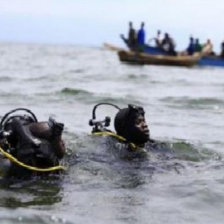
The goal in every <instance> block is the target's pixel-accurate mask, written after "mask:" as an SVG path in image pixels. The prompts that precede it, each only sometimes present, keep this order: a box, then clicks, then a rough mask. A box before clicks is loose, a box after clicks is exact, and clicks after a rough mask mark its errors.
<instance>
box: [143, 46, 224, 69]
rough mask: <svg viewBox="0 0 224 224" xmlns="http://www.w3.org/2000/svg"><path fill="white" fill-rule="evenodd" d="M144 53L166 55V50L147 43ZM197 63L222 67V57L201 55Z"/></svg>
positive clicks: (223, 59) (223, 60)
mask: <svg viewBox="0 0 224 224" xmlns="http://www.w3.org/2000/svg"><path fill="white" fill-rule="evenodd" d="M144 53H146V54H152V55H168V54H167V52H165V51H163V50H162V49H159V48H156V47H152V46H149V45H145V48H144ZM198 65H199V66H218V67H224V58H221V57H219V56H202V57H201V58H200V59H199V60H198Z"/></svg>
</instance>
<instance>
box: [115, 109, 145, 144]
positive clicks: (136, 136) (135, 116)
mask: <svg viewBox="0 0 224 224" xmlns="http://www.w3.org/2000/svg"><path fill="white" fill-rule="evenodd" d="M144 115H145V112H144V109H143V108H142V107H138V106H134V105H128V108H124V109H121V110H120V111H119V112H118V113H117V114H116V117H115V119H114V126H115V130H116V132H117V134H118V135H121V136H123V137H124V138H126V139H127V140H128V141H129V142H133V143H135V144H137V145H144V144H145V143H146V142H147V141H148V140H149V129H148V126H147V124H146V121H145V116H144Z"/></svg>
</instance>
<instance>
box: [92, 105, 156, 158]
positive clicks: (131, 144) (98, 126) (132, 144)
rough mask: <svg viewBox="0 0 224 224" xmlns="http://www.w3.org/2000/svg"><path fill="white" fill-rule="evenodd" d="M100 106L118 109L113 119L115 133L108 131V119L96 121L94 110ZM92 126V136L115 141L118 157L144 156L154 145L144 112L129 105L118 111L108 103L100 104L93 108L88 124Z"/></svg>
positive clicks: (140, 108)
mask: <svg viewBox="0 0 224 224" xmlns="http://www.w3.org/2000/svg"><path fill="white" fill-rule="evenodd" d="M100 105H111V106H113V107H115V108H116V109H118V110H119V111H118V113H117V114H116V115H115V118H114V128H115V131H116V133H114V132H112V131H111V130H109V129H108V127H109V125H110V120H111V119H110V117H106V118H105V119H104V120H101V121H97V120H96V108H97V107H98V106H100ZM89 125H90V126H93V129H92V133H93V135H98V136H99V135H108V136H111V137H112V138H113V139H116V140H117V141H116V143H115V148H118V151H119V154H120V157H129V158H130V157H132V158H133V157H136V156H137V157H139V156H140V157H141V156H143V157H144V156H145V153H146V152H147V150H146V149H145V146H146V144H147V145H148V144H149V146H150V147H148V146H147V148H148V149H149V148H151V147H152V146H153V145H154V144H155V140H152V139H151V138H150V131H149V128H148V125H147V124H146V121H145V111H144V109H143V108H142V107H139V106H135V105H131V104H129V105H128V107H127V108H123V109H120V108H119V107H118V106H116V105H114V104H110V103H100V104H97V105H96V106H94V108H93V113H92V119H91V120H90V122H89Z"/></svg>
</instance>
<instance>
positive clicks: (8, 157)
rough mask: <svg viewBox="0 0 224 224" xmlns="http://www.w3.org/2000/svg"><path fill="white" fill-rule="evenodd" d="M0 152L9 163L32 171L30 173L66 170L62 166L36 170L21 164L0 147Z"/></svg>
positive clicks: (36, 168)
mask: <svg viewBox="0 0 224 224" xmlns="http://www.w3.org/2000/svg"><path fill="white" fill-rule="evenodd" d="M0 152H1V153H2V154H3V155H4V156H5V157H6V158H7V159H9V160H10V161H11V162H13V163H15V164H17V165H19V166H21V167H24V168H26V169H28V170H32V171H38V172H51V171H56V170H66V167H64V166H61V165H59V166H52V167H48V168H38V167H34V166H30V165H27V164H25V163H23V162H20V161H19V160H18V159H16V158H15V157H14V156H12V155H11V154H9V153H7V152H5V151H4V150H3V149H2V148H1V147H0Z"/></svg>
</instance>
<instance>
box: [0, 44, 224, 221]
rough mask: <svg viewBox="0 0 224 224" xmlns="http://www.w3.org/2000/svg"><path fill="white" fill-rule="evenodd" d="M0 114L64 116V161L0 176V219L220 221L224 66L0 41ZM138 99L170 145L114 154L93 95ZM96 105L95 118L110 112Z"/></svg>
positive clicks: (122, 103)
mask: <svg viewBox="0 0 224 224" xmlns="http://www.w3.org/2000/svg"><path fill="white" fill-rule="evenodd" d="M0 86H1V88H0V108H1V111H0V116H3V115H4V114H5V113H7V112H8V111H10V110H12V109H15V108H17V107H25V108H28V109H30V110H32V111H33V112H34V113H35V114H36V116H37V118H38V120H40V121H46V120H48V118H49V116H53V117H54V118H55V119H56V120H57V121H59V122H63V123H64V124H65V131H64V135H63V138H64V140H65V142H66V147H67V156H66V161H65V162H66V165H67V167H68V170H67V171H66V172H65V173H64V174H62V175H61V176H60V177H57V178H56V177H54V176H53V177H51V176H49V177H45V178H34V179H31V180H26V181H19V180H18V181H7V180H4V179H1V182H0V198H1V200H0V207H1V209H0V223H1V224H15V223H23V224H27V223H35V224H49V223H50V224H51V223H63V224H64V223H66V224H77V223H85V224H92V223H97V224H105V223H107V224H124V223H128V224H132V223H133V224H136V223H140V224H149V223H152V224H164V223H166V224H175V223H177V224H182V223H183V224H186V223H203V224H211V223H215V224H222V223H223V220H224V207H223V201H224V135H223V133H224V132H223V127H224V119H223V112H224V69H222V68H211V67H204V68H200V67H194V68H179V67H165V66H136V65H135V66H134V65H127V64H122V63H120V62H119V60H118V57H117V55H116V52H112V51H109V50H106V49H103V48H93V47H80V46H75V45H39V44H11V43H1V44H0ZM101 102H107V103H114V104H116V105H118V106H119V107H121V108H122V107H126V106H127V104H130V103H131V104H136V105H141V106H143V107H144V109H145V111H146V120H147V123H148V124H149V127H150V132H151V137H152V138H153V139H155V140H157V141H160V142H163V143H164V145H165V146H164V147H167V148H168V150H166V149H165V150H164V149H161V150H158V151H154V152H148V155H147V159H144V160H141V159H133V160H126V159H122V158H119V157H118V156H116V155H115V154H116V152H115V154H114V153H111V151H110V150H109V149H108V147H107V144H105V138H104V137H94V136H91V127H90V126H89V124H88V123H89V119H91V116H92V108H93V106H94V105H95V104H97V103H101ZM116 112H117V111H116V109H114V108H113V107H110V106H101V107H99V108H98V110H97V118H99V119H103V118H104V117H105V116H110V117H111V118H112V122H111V126H110V129H111V130H113V118H114V116H115V114H116Z"/></svg>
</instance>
